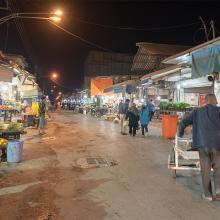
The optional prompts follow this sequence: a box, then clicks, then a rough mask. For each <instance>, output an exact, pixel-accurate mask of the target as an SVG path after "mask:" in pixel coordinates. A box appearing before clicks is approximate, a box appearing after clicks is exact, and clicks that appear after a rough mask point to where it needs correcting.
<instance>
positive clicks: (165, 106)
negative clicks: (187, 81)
mask: <svg viewBox="0 0 220 220" xmlns="http://www.w3.org/2000/svg"><path fill="white" fill-rule="evenodd" d="M189 107H190V105H189V104H188V103H185V102H160V104H159V108H160V109H161V110H175V111H178V110H179V111H182V110H185V109H186V108H189Z"/></svg>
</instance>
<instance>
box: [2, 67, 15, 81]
mask: <svg viewBox="0 0 220 220" xmlns="http://www.w3.org/2000/svg"><path fill="white" fill-rule="evenodd" d="M13 76H14V72H13V70H12V69H11V68H8V67H4V66H0V81H2V82H12V78H13Z"/></svg>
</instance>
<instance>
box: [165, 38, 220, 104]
mask: <svg viewBox="0 0 220 220" xmlns="http://www.w3.org/2000/svg"><path fill="white" fill-rule="evenodd" d="M219 54H220V37H218V38H215V39H213V40H211V41H208V42H206V43H203V44H200V45H198V46H196V47H193V48H191V49H189V50H186V51H183V52H181V53H179V54H176V55H173V56H171V57H168V58H166V59H165V60H164V61H163V63H164V64H173V65H182V66H183V67H182V69H184V68H185V67H186V66H187V67H188V69H190V74H191V79H190V80H184V81H182V80H179V81H178V82H177V83H176V86H177V96H178V97H179V99H180V100H181V101H186V102H188V103H190V104H192V105H195V106H202V105H204V103H205V100H204V99H205V95H206V94H209V93H215V94H216V96H217V99H218V102H219V103H220V83H219V72H220V55H219Z"/></svg>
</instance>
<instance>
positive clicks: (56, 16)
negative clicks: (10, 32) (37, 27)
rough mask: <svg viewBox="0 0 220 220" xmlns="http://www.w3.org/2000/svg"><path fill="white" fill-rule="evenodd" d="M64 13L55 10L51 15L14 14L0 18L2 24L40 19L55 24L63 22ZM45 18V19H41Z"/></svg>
mask: <svg viewBox="0 0 220 220" xmlns="http://www.w3.org/2000/svg"><path fill="white" fill-rule="evenodd" d="M62 15H63V12H62V11H61V10H55V11H53V12H51V13H44V12H43V13H41V12H37V13H34V12H21V13H12V14H10V15H7V16H4V17H2V18H0V24H3V23H5V22H7V21H9V20H11V19H15V18H23V19H38V20H48V21H53V22H59V21H61V20H62V18H61V16H62ZM41 16H44V17H41Z"/></svg>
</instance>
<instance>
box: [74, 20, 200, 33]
mask: <svg viewBox="0 0 220 220" xmlns="http://www.w3.org/2000/svg"><path fill="white" fill-rule="evenodd" d="M74 19H75V20H77V21H79V22H81V23H85V24H89V25H94V26H98V27H102V28H110V29H118V30H125V31H157V30H158V31H160V30H170V29H178V28H183V27H189V26H193V25H196V24H199V22H194V23H190V24H182V25H173V26H165V27H151V28H133V27H120V26H113V25H105V24H99V23H95V22H90V21H85V20H81V19H78V18H74Z"/></svg>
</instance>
